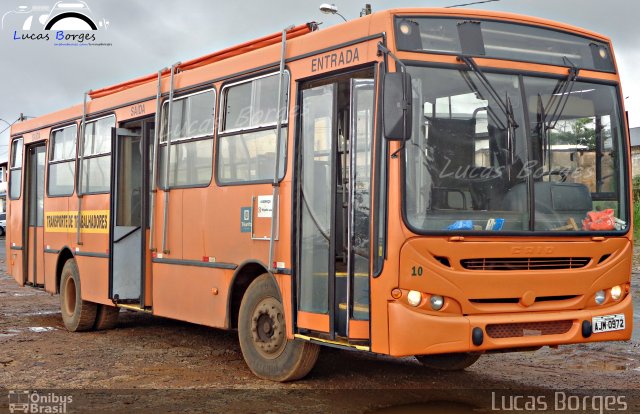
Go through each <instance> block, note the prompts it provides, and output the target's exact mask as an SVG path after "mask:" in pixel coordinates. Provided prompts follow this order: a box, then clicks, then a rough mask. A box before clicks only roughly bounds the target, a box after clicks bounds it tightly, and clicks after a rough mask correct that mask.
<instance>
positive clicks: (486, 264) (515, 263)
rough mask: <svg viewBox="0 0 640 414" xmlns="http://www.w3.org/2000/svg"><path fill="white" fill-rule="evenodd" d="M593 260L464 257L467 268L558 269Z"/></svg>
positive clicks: (582, 258) (586, 258) (581, 258)
mask: <svg viewBox="0 0 640 414" xmlns="http://www.w3.org/2000/svg"><path fill="white" fill-rule="evenodd" d="M590 261H591V258H590V257H510V258H488V257H482V258H477V259H462V260H460V264H461V265H462V267H464V268H465V269H467V270H558V269H580V268H582V267H585V266H586V265H588V264H589V262H590Z"/></svg>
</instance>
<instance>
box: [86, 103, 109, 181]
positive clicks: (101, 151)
mask: <svg viewBox="0 0 640 414" xmlns="http://www.w3.org/2000/svg"><path fill="white" fill-rule="evenodd" d="M113 127H115V117H114V116H113V115H112V116H109V117H106V118H101V119H97V120H95V121H92V122H87V125H86V127H85V133H84V147H83V148H84V158H83V160H82V193H85V194H86V193H91V194H95V193H104V192H108V191H110V189H111V128H113Z"/></svg>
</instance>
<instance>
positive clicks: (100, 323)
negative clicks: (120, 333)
mask: <svg viewBox="0 0 640 414" xmlns="http://www.w3.org/2000/svg"><path fill="white" fill-rule="evenodd" d="M118 315H120V308H117V307H115V306H108V305H98V309H97V311H96V322H95V323H94V324H93V329H95V330H98V331H106V330H108V329H113V328H115V327H116V326H117V325H118Z"/></svg>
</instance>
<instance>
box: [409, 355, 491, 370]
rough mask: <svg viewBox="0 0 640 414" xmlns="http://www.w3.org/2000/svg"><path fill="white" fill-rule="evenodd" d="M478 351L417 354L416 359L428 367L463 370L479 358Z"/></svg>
mask: <svg viewBox="0 0 640 414" xmlns="http://www.w3.org/2000/svg"><path fill="white" fill-rule="evenodd" d="M480 355H482V354H480V353H478V352H462V353H459V354H437V355H416V359H417V360H418V361H420V363H421V364H422V365H424V366H425V367H427V368H432V369H437V370H440V371H462V370H463V369H465V368H468V367H470V366H471V365H473V364H474V363H475V362H476V361H477V360H478V359H479V358H480Z"/></svg>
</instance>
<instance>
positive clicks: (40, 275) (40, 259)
mask: <svg viewBox="0 0 640 414" xmlns="http://www.w3.org/2000/svg"><path fill="white" fill-rule="evenodd" d="M35 237H36V250H35V251H34V254H35V256H36V285H44V276H45V269H44V244H43V243H44V227H36V228H35Z"/></svg>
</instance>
